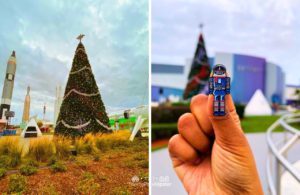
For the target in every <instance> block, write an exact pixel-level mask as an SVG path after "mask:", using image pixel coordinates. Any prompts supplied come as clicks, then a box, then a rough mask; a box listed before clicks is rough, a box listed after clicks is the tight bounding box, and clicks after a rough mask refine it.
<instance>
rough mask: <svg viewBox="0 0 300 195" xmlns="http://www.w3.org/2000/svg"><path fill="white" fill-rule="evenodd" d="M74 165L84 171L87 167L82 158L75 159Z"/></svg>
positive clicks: (86, 162) (85, 161)
mask: <svg viewBox="0 0 300 195" xmlns="http://www.w3.org/2000/svg"><path fill="white" fill-rule="evenodd" d="M76 165H78V166H79V167H80V168H82V169H86V168H87V167H88V161H87V160H86V159H84V158H80V157H79V158H76Z"/></svg>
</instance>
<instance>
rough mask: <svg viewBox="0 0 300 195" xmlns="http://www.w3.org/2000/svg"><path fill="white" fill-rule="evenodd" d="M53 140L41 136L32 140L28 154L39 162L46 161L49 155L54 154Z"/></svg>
mask: <svg viewBox="0 0 300 195" xmlns="http://www.w3.org/2000/svg"><path fill="white" fill-rule="evenodd" d="M53 154H54V146H53V142H52V141H51V140H49V139H48V138H39V139H35V140H31V141H30V144H29V149H28V155H29V156H30V157H33V158H34V159H35V160H37V161H39V162H45V161H47V159H48V158H49V156H53Z"/></svg>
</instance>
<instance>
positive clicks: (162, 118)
mask: <svg viewBox="0 0 300 195" xmlns="http://www.w3.org/2000/svg"><path fill="white" fill-rule="evenodd" d="M151 110H152V111H151V116H152V119H151V120H152V123H176V122H177V121H178V119H179V117H180V116H181V115H183V114H184V113H186V112H190V107H189V106H188V105H187V106H159V107H152V109H151Z"/></svg>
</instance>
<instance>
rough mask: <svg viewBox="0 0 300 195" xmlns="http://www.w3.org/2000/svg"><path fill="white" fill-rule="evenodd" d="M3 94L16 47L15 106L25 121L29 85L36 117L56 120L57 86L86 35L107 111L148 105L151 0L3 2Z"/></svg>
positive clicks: (0, 66)
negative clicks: (82, 34)
mask: <svg viewBox="0 0 300 195" xmlns="http://www.w3.org/2000/svg"><path fill="white" fill-rule="evenodd" d="M0 24H1V27H0V28H1V30H0V91H1V92H0V93H1V94H2V87H3V80H4V76H5V69H6V63H7V60H8V57H9V56H10V54H11V52H12V50H16V56H17V73H16V77H15V88H14V92H13V100H12V108H11V110H14V111H15V112H16V117H15V122H20V120H21V116H22V113H23V102H24V98H25V94H26V88H27V86H28V85H30V86H31V89H32V90H31V115H38V116H39V117H42V111H43V104H44V103H46V105H47V116H46V117H47V118H48V119H50V120H52V119H53V110H54V108H53V104H54V99H55V98H54V97H55V87H56V86H57V85H62V86H63V87H65V84H66V82H67V78H68V74H69V70H70V68H71V64H72V60H73V57H74V52H75V49H76V47H77V44H78V41H77V40H76V37H77V36H78V35H79V34H80V33H84V34H85V35H86V37H85V38H84V39H83V44H84V45H85V48H86V51H87V54H88V57H89V61H90V63H91V66H92V69H93V73H94V75H95V78H96V80H97V84H98V87H99V88H100V93H101V95H102V99H103V101H104V103H105V105H106V109H107V110H108V111H109V112H111V111H114V110H118V109H122V108H130V107H135V106H139V105H141V104H147V103H148V1H147V0H139V1H135V0H116V1H114V2H112V1H111V0H96V1H95V0H93V1H92V0H80V1H73V0H66V1H59V0H50V1H34V0H26V1H22V0H19V1H0Z"/></svg>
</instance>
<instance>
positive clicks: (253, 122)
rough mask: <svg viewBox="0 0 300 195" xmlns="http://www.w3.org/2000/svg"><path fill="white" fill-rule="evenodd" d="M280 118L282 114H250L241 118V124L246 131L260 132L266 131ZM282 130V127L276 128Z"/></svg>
mask: <svg viewBox="0 0 300 195" xmlns="http://www.w3.org/2000/svg"><path fill="white" fill-rule="evenodd" d="M279 118H280V116H248V117H245V118H244V119H242V120H241V124H242V128H243V130H244V132H245V133H260V132H266V131H267V129H268V128H269V127H270V126H271V125H272V124H273V123H274V122H275V121H276V120H278V119H279ZM282 130H283V129H282V128H278V129H276V131H282Z"/></svg>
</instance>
